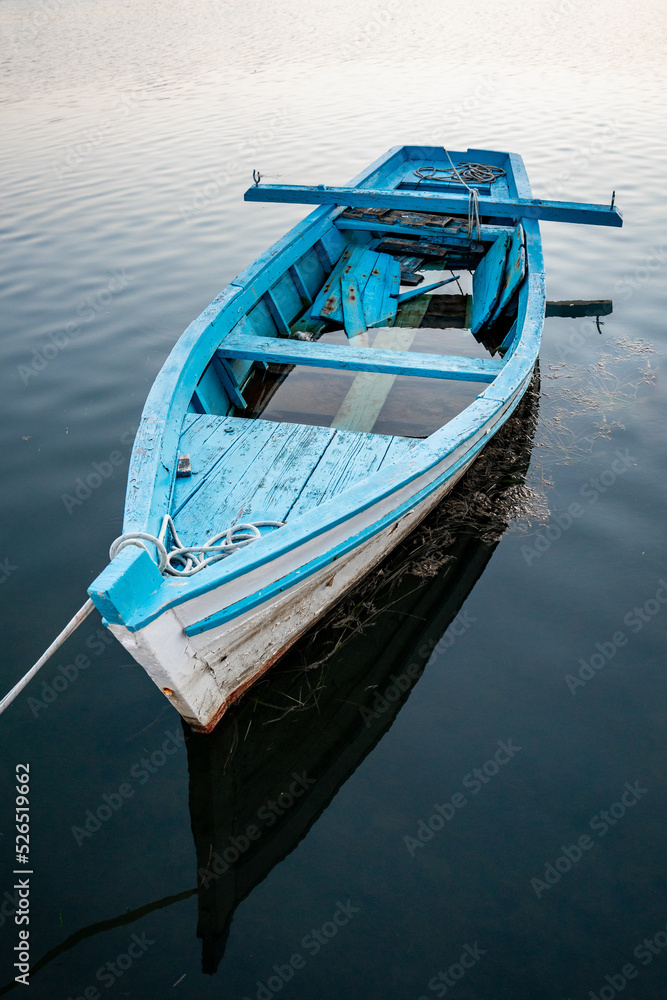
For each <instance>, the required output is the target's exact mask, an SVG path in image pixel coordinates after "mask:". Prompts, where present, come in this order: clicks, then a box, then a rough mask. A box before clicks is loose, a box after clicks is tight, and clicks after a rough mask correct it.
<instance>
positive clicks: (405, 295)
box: [396, 274, 459, 306]
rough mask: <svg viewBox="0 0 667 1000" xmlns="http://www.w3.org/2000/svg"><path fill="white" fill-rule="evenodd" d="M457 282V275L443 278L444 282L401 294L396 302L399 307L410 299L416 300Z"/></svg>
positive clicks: (412, 289)
mask: <svg viewBox="0 0 667 1000" xmlns="http://www.w3.org/2000/svg"><path fill="white" fill-rule="evenodd" d="M458 280H459V275H458V274H455V275H454V277H453V278H445V279H444V281H434V282H433V284H432V285H418V286H417V288H411V289H410V291H409V292H402V293H401V295H399V296H398V298H397V299H396V301H397V302H398V304H399V306H400V305H403V303H404V302H409V301H410V299H416V298H417V296H419V295H424V293H425V292H432V291H433V290H434V289H436V288H442V286H443V285H448V284H449V282H450V281H458Z"/></svg>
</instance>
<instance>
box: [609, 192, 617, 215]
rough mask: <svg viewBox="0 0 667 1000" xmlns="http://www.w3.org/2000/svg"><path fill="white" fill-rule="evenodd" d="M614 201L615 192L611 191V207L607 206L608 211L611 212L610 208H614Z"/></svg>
mask: <svg viewBox="0 0 667 1000" xmlns="http://www.w3.org/2000/svg"><path fill="white" fill-rule="evenodd" d="M615 199H616V192H615V191H612V192H611V205H610V206H609V210H610V211H611V209H612V208H613V207H614V201H615Z"/></svg>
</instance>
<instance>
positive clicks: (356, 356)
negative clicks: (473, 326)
mask: <svg viewBox="0 0 667 1000" xmlns="http://www.w3.org/2000/svg"><path fill="white" fill-rule="evenodd" d="M217 353H218V356H219V357H221V358H243V359H244V360H246V361H272V362H274V363H276V364H283V365H311V366H313V367H315V368H338V369H343V370H347V371H357V372H382V373H384V374H389V375H421V376H422V377H424V378H444V379H458V380H460V381H465V382H493V380H494V379H495V377H496V376H497V375H498V374H500V371H501V370H502V368H503V365H504V362H503V361H496V360H494V359H492V358H459V357H451V356H447V355H442V354H419V353H416V352H415V353H410V352H408V351H385V350H380V349H377V350H376V349H375V348H366V347H350V346H348V345H343V346H339V345H337V344H321V343H319V342H315V343H312V342H311V343H309V342H307V341H301V340H282V339H280V340H279V339H277V338H275V337H257V336H254V335H252V334H250V335H248V334H242V333H230V334H229V336H227V337H226V338H225V339H224V340H223V341H222V343H221V345H220V347H219V348H218V351H217Z"/></svg>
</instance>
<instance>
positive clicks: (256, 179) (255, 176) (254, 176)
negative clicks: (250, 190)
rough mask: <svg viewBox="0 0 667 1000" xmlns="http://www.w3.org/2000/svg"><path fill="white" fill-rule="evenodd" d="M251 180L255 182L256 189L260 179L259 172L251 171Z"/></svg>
mask: <svg viewBox="0 0 667 1000" xmlns="http://www.w3.org/2000/svg"><path fill="white" fill-rule="evenodd" d="M252 179H253V180H254V182H255V187H257V185H258V184H259V182H260V181H261V179H262V175H261V174H260V172H259V170H253V172H252Z"/></svg>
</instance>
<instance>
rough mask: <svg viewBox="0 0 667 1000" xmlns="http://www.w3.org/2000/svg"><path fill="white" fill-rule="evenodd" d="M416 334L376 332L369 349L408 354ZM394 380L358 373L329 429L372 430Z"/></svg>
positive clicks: (391, 330) (408, 331) (395, 331)
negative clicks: (405, 352) (406, 352)
mask: <svg viewBox="0 0 667 1000" xmlns="http://www.w3.org/2000/svg"><path fill="white" fill-rule="evenodd" d="M416 332H417V331H416V330H415V329H402V330H399V329H396V327H394V328H393V329H387V330H379V331H378V333H377V336H376V337H375V340H374V341H373V347H372V348H371V350H389V351H409V350H410V348H411V346H412V342H413V340H414V339H415V336H416ZM396 378H397V376H396V375H376V374H372V373H370V372H361V373H360V374H359V375H357V377H356V378H355V380H354V382H353V383H352V385H351V386H350V388H349V389H348V392H347V395H346V396H345V399H344V400H343V402H342V403H341V405H340V407H339V409H338V412H337V414H336V416H335V417H334V418H333V420H332V422H331V426H332V427H340V428H345V429H346V430H349V431H368V432H370V431H372V430H373V427H374V426H375V424H376V423H377V419H378V417H379V416H380V411H381V410H382V407H383V406H384V404H385V403H386V401H387V397H388V395H389V393H390V392H391V389H392V386H393V384H394V382H395V381H396Z"/></svg>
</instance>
